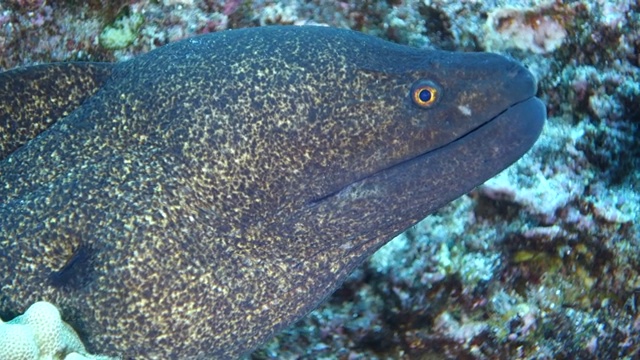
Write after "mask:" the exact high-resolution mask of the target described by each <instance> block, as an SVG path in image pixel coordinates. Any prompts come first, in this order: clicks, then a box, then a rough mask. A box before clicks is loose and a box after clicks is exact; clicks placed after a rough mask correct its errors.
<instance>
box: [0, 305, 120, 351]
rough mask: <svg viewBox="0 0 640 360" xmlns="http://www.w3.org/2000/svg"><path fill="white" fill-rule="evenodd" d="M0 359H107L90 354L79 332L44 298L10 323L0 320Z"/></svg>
mask: <svg viewBox="0 0 640 360" xmlns="http://www.w3.org/2000/svg"><path fill="white" fill-rule="evenodd" d="M0 359H12V360H45V359H46V360H49V359H51V360H53V359H56V360H57V359H65V360H68V359H76V360H78V359H108V358H107V357H101V356H93V355H90V354H88V353H87V351H86V349H85V347H84V345H82V342H81V341H80V338H79V337H78V334H76V332H75V331H74V330H73V329H72V328H71V326H69V325H68V324H67V323H65V322H64V321H62V318H61V317H60V311H58V309H57V308H56V307H55V306H54V305H52V304H50V303H48V302H45V301H40V302H37V303H35V304H33V305H31V306H30V307H29V308H28V309H27V311H26V312H25V313H24V314H22V315H20V316H18V317H16V318H15V319H13V320H11V321H9V322H3V321H2V320H1V319H0Z"/></svg>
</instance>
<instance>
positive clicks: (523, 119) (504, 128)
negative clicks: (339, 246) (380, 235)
mask: <svg viewBox="0 0 640 360" xmlns="http://www.w3.org/2000/svg"><path fill="white" fill-rule="evenodd" d="M545 120H546V107H545V105H544V103H543V102H542V101H541V100H540V99H538V98H537V97H534V96H530V97H528V98H525V99H524V100H521V101H518V102H516V103H514V104H512V105H511V106H509V107H507V108H506V109H505V110H503V111H502V112H500V113H498V114H497V115H495V116H494V117H492V118H490V119H489V120H487V121H485V122H484V123H482V124H480V125H479V126H477V127H476V128H474V129H472V130H471V131H469V132H467V133H466V134H464V135H462V136H460V137H458V138H457V139H455V140H453V141H451V142H449V143H447V144H444V145H442V146H440V147H438V148H435V149H430V150H428V151H426V152H424V153H422V154H419V155H417V156H415V157H412V158H409V159H406V160H403V161H401V162H399V163H397V164H394V165H392V166H389V167H387V168H384V169H380V170H378V171H376V172H374V173H371V174H368V175H366V176H363V177H361V178H360V179H358V180H356V181H353V182H351V183H349V184H347V185H346V186H343V187H341V188H340V189H337V190H336V191H333V192H330V193H328V194H326V195H323V196H320V197H317V198H315V199H312V200H311V201H309V202H308V203H307V204H308V205H309V206H314V205H317V204H319V203H322V202H325V201H326V200H329V199H332V198H340V197H342V196H347V195H348V193H349V192H350V190H351V189H353V188H354V187H356V186H358V185H360V184H363V183H367V182H371V181H376V180H382V179H385V178H386V179H387V181H388V180H389V179H390V178H393V177H396V176H398V175H400V174H401V173H403V172H407V171H409V169H410V168H413V167H415V166H416V164H423V163H424V164H425V166H428V164H429V163H431V162H442V161H446V156H447V153H452V154H453V153H454V152H455V153H456V154H458V156H461V157H464V158H466V159H473V158H475V159H476V160H478V161H480V162H484V163H486V164H485V165H486V166H485V168H484V170H480V169H479V170H476V171H475V172H472V173H470V174H469V176H470V177H471V178H472V179H471V180H472V181H473V182H474V184H475V185H473V186H472V188H473V187H475V186H477V185H480V184H482V183H483V182H485V181H486V180H488V179H490V178H491V177H493V176H495V175H496V174H497V173H499V172H500V171H502V170H504V169H505V168H507V167H509V166H510V165H511V164H512V163H514V162H515V161H516V160H518V159H519V158H520V157H522V155H524V154H525V153H526V152H527V151H528V150H529V149H530V148H531V146H533V144H534V143H535V142H536V140H537V139H538V137H539V136H540V133H541V132H542V128H543V126H544V122H545ZM483 157H486V158H487V159H486V160H483ZM415 176H420V175H419V174H415ZM399 177H400V178H402V177H403V176H399ZM469 190H470V189H469Z"/></svg>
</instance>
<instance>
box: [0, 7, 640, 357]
mask: <svg viewBox="0 0 640 360" xmlns="http://www.w3.org/2000/svg"><path fill="white" fill-rule="evenodd" d="M639 11H640V7H639V5H638V3H637V2H635V1H630V0H619V1H605V0H596V1H591V2H587V1H584V0H581V1H567V2H563V1H527V2H523V1H516V0H505V1H498V2H496V1H486V2H482V1H453V0H424V1H417V0H405V1H402V0H388V1H372V0H363V1H355V0H347V1H340V2H334V1H328V0H311V1H295V0H288V1H239V0H227V1H214V0H204V1H186V0H182V1H179V0H172V1H169V0H165V1H144V0H140V1H138V0H133V1H129V2H102V1H97V0H95V1H89V2H86V3H84V2H74V1H71V2H46V3H45V2H42V1H7V2H5V3H0V53H1V54H2V57H0V68H4V69H8V68H12V67H15V66H19V65H25V64H32V63H37V62H48V61H62V60H65V61H66V60H78V59H80V60H100V61H113V60H123V59H127V58H129V57H131V56H134V55H136V54H139V53H142V52H146V51H148V50H150V49H153V48H155V47H158V46H162V45H164V44H166V43H168V42H171V41H175V40H178V39H181V38H184V37H189V36H193V35H196V34H201V33H206V32H211V31H219V30H224V29H227V28H237V27H246V26H258V25H269V24H304V23H321V24H326V25H330V26H337V27H349V28H352V29H355V30H359V31H363V32H367V33H370V34H375V35H378V36H380V37H384V38H386V39H389V40H392V41H397V42H402V43H407V44H411V45H413V46H425V47H434V48H440V49H447V50H457V51H487V50H491V51H501V52H506V53H509V54H510V55H511V56H513V57H515V58H517V59H519V60H520V61H522V62H524V63H525V64H526V65H527V66H528V67H529V68H530V70H531V71H532V72H533V73H534V74H535V75H536V76H537V78H538V80H539V84H538V87H539V90H538V92H539V96H540V97H542V98H544V99H545V100H546V102H547V107H548V112H549V121H548V123H547V126H546V128H545V131H544V133H543V135H542V138H541V140H540V141H539V142H538V144H536V146H535V147H534V149H533V150H532V151H531V152H530V153H529V154H528V155H526V156H525V157H524V158H523V159H521V160H520V161H519V162H518V163H516V164H515V165H514V166H513V167H511V168H509V169H508V170H506V171H505V172H503V173H502V174H500V175H499V176H497V177H496V178H494V179H492V180H490V181H488V182H487V183H486V184H485V185H483V186H481V187H479V188H478V189H476V190H475V191H473V192H472V193H471V194H469V195H468V196H465V197H463V198H461V199H458V200H457V201H455V202H453V203H452V204H450V205H448V206H446V207H444V208H443V209H441V210H440V211H438V212H437V213H436V214H434V215H432V216H430V217H428V218H427V219H425V220H423V221H422V222H420V223H418V224H417V225H416V226H414V227H413V228H412V229H409V230H408V231H407V232H406V233H404V234H402V235H400V236H398V237H397V238H396V239H395V240H393V241H392V242H390V243H389V244H388V245H387V246H386V247H384V248H383V249H381V250H380V251H379V252H378V253H377V254H375V255H374V256H373V257H372V258H371V259H370V260H369V261H367V262H366V263H365V264H363V266H362V267H361V268H360V269H358V270H357V271H356V272H355V273H354V274H353V275H352V276H351V277H350V278H349V280H348V281H347V282H345V284H344V285H343V286H342V287H341V288H340V289H339V290H338V291H337V292H336V293H335V294H334V295H333V296H332V297H331V298H330V299H328V301H327V302H326V303H325V304H323V305H322V306H321V307H320V308H319V309H317V310H316V311H314V312H313V313H311V314H310V315H309V316H308V317H306V318H305V319H303V320H301V321H300V322H299V323H298V324H297V326H295V327H293V328H291V329H289V330H287V331H285V332H284V333H282V334H280V335H279V336H278V337H276V338H275V339H274V340H273V341H272V342H270V343H269V344H267V345H265V347H264V348H262V349H259V350H257V351H256V352H255V353H254V354H252V355H251V356H250V357H249V358H251V359H289V358H291V359H293V358H302V359H306V358H309V359H310V358H322V359H416V358H430V357H433V358H462V359H484V358H522V359H525V358H526V359H532V358H535V359H547V358H578V359H614V358H622V359H625V358H626V359H632V358H638V356H640V340H639V339H640V310H638V309H639V306H640V252H639V251H638V250H637V249H638V248H640V236H639V234H640V221H638V218H639V215H638V214H639V213H640V170H638V169H640V147H639V146H638V138H640V130H639V127H640V105H639V104H640V55H638V54H640V13H639ZM123 15H126V17H131V16H135V17H136V18H141V19H142V21H141V23H140V24H139V26H138V27H137V28H136V31H135V32H133V33H131V34H128V35H130V37H128V40H127V41H126V42H124V43H122V44H124V45H119V46H115V47H110V46H106V47H105V43H103V42H102V41H99V40H98V39H99V36H100V34H101V33H103V32H104V31H105V29H107V28H109V27H113V26H115V25H116V23H117V21H119V20H118V19H122V16H123Z"/></svg>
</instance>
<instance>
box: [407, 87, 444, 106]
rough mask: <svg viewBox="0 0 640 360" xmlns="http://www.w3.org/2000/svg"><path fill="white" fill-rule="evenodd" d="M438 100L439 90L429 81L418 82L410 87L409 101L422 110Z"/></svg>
mask: <svg viewBox="0 0 640 360" xmlns="http://www.w3.org/2000/svg"><path fill="white" fill-rule="evenodd" d="M439 98H440V90H439V88H438V87H437V86H436V85H435V84H433V83H431V82H429V81H418V82H416V83H415V84H413V86H412V87H411V100H413V103H414V104H416V105H417V106H419V107H421V108H423V109H426V108H429V107H431V106H432V105H433V104H435V103H436V102H437V101H438V99H439Z"/></svg>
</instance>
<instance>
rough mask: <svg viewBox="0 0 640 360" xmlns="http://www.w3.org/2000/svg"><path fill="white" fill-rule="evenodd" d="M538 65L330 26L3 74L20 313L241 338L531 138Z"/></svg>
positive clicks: (156, 335) (3, 197) (169, 346)
mask: <svg viewBox="0 0 640 360" xmlns="http://www.w3.org/2000/svg"><path fill="white" fill-rule="evenodd" d="M534 93H535V84H534V80H533V79H532V76H531V74H530V73H529V72H528V71H527V70H526V69H525V68H523V67H522V66H521V65H519V64H518V63H516V62H514V61H512V60H508V59H506V58H504V57H501V56H498V55H493V54H483V53H468V54H462V53H450V52H440V51H427V50H420V49H415V48H410V47H406V46H401V45H397V44H392V43H389V42H385V41H382V40H379V39H376V38H373V37H370V36H366V35H363V34H359V33H356V32H351V31H347V30H338V29H331V28H322V27H267V28H255V29H245V30H231V31H225V32H220V33H215V34H210V35H203V36H200V37H196V38H192V39H189V40H185V41H181V42H177V43H174V44H170V45H167V46H164V47H162V48H159V49H157V50H154V51H152V52H150V53H148V54H146V55H142V56H139V57H137V58H135V59H133V60H130V61H126V62H122V63H118V64H104V63H66V64H49V65H41V66H35V67H27V68H21V69H14V70H11V71H8V72H5V73H2V74H0V253H1V255H2V256H1V257H0V315H2V316H3V318H7V317H9V318H10V317H11V316H12V315H16V314H18V313H21V312H23V311H24V310H25V309H26V308H27V307H28V306H29V305H30V304H32V303H34V302H36V301H40V300H47V301H49V302H52V303H54V304H56V305H57V306H59V308H60V309H61V311H62V314H63V316H64V319H65V320H66V321H67V322H68V323H70V324H71V325H72V326H73V327H74V328H75V329H76V330H77V331H78V332H79V334H80V336H81V337H82V338H83V340H84V341H85V343H86V344H87V347H88V350H90V351H92V352H96V353H102V354H109V355H120V356H123V357H125V358H143V357H144V358H166V359H168V358H189V359H191V358H213V359H233V358H238V357H239V356H241V355H242V354H245V353H247V352H248V351H250V350H252V349H254V348H256V347H257V346H259V345H261V344H263V343H264V342H265V341H266V340H268V339H269V338H270V337H271V336H273V335H274V334H275V333H277V332H278V331H280V330H282V329H284V328H286V327H287V326H289V325H291V324H292V323H293V322H295V321H296V320H298V319H299V318H301V317H302V316H304V315H305V314H306V313H308V312H309V311H311V310H313V309H314V308H315V307H316V306H317V305H318V304H319V303H320V302H321V301H322V300H323V299H325V298H326V297H327V296H328V295H329V294H330V293H331V292H332V291H333V290H334V289H335V288H336V287H337V286H338V285H339V284H340V283H341V281H343V279H344V278H345V277H346V276H347V275H348V274H349V273H350V271H352V270H353V269H354V267H356V266H357V265H358V264H360V263H361V262H362V261H363V260H364V259H365V258H366V257H367V256H369V255H370V254H372V253H373V252H374V251H375V250H376V249H378V248H379V247H381V246H382V245H384V244H385V243H386V242H387V241H388V240H390V239H391V238H393V237H394V236H395V235H397V234H398V233H400V232H401V231H403V230H404V229H406V228H407V227H409V226H411V225H412V224H414V223H415V222H417V221H419V220H420V219H422V218H424V217H425V216H426V215H428V214H429V213H431V212H433V211H434V210H436V209H438V208H439V207H441V206H442V205H444V204H446V203H448V202H450V201H451V200H453V199H455V198H457V197H459V196H461V195H462V194H464V193H466V192H468V191H469V190H471V189H472V188H473V187H475V186H477V185H478V184H481V183H482V182H484V181H485V180H487V179H488V178H490V177H492V176H493V175H495V174H496V173H498V172H499V171H501V170H502V169H504V168H506V167H507V166H509V165H510V164H511V163H513V162H514V161H515V160H517V159H518V158H520V157H521V156H522V155H523V154H524V153H525V152H526V151H527V150H528V149H529V148H530V147H531V146H532V144H533V143H534V142H535V140H536V139H537V138H538V136H539V134H540V131H541V129H542V126H543V123H544V119H545V116H546V114H545V109H544V106H543V104H542V103H541V101H540V100H538V99H537V98H535V97H534V96H535V95H534Z"/></svg>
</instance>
